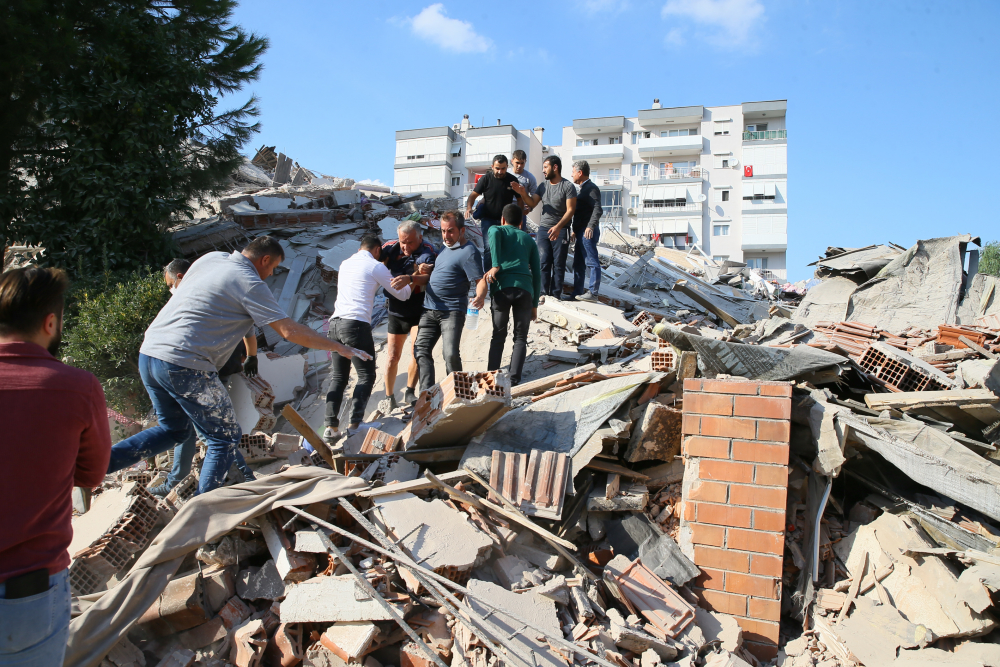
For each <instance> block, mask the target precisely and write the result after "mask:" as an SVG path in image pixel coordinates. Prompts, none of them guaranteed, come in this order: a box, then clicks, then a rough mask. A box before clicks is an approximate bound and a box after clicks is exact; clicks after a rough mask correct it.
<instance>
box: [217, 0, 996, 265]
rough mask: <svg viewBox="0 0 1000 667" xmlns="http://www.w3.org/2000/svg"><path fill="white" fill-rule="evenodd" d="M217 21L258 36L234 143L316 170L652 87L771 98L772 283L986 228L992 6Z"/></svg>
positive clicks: (630, 5)
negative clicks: (433, 131)
mask: <svg viewBox="0 0 1000 667" xmlns="http://www.w3.org/2000/svg"><path fill="white" fill-rule="evenodd" d="M235 19H236V21H237V22H238V23H240V24H241V25H243V26H244V27H246V28H247V29H250V30H253V31H255V32H258V33H261V34H264V35H267V37H268V38H269V39H270V40H271V47H270V49H269V51H268V52H267V53H266V54H265V56H264V71H263V74H262V75H261V77H260V79H259V80H258V81H257V82H255V83H254V84H253V85H252V86H250V87H248V91H249V90H252V92H254V93H256V94H257V95H258V96H259V97H260V106H261V109H262V115H261V118H260V120H261V124H262V131H261V133H260V134H259V135H258V136H257V137H256V138H255V139H254V140H253V141H254V145H253V148H256V147H257V146H259V145H261V144H264V143H266V144H267V145H275V144H276V145H277V146H278V149H279V150H281V151H284V152H285V153H287V154H288V155H289V156H291V157H293V158H294V159H295V160H297V161H298V162H299V163H300V164H302V165H304V166H306V167H308V168H310V169H314V170H318V171H321V172H323V173H326V174H330V175H335V176H344V177H349V178H354V179H356V180H361V179H380V180H381V181H383V182H385V183H386V184H390V185H391V183H392V163H393V153H394V147H395V144H394V132H395V130H397V129H408V128H415V127H430V126H439V125H446V124H447V125H450V124H452V123H457V122H459V120H460V119H461V118H462V114H465V113H467V114H469V117H470V119H472V121H473V123H474V124H476V125H478V124H479V123H480V121H481V120H482V119H484V118H485V120H486V123H487V124H492V123H495V122H496V119H497V118H500V119H502V120H503V122H504V123H512V124H513V125H515V126H517V127H519V128H527V127H535V126H542V127H544V128H545V130H546V131H545V138H546V143H549V144H555V143H559V142H560V140H561V128H562V126H563V125H568V124H570V123H571V122H572V120H573V119H574V118H587V117H593V116H607V115H625V116H630V115H635V113H636V110H638V109H640V108H643V109H645V108H649V106H650V103H651V101H652V99H653V98H654V97H658V98H660V100H661V102H662V103H663V105H664V106H685V105H696V104H702V105H705V106H715V105H722V104H738V103H740V102H747V101H754V100H770V99H782V98H784V99H787V100H788V116H787V122H788V128H789V130H788V134H789V137H788V139H789V141H788V163H789V179H788V180H789V183H788V185H789V200H790V201H789V216H788V236H789V238H788V243H789V247H788V267H789V278H790V279H792V280H800V279H803V278H808V277H810V275H811V272H812V269H811V268H810V267H807V266H806V265H807V264H808V263H809V262H811V261H813V260H815V259H816V257H817V256H818V255H820V254H821V253H822V252H823V251H824V250H825V248H826V247H827V246H828V245H838V246H852V247H856V246H863V245H868V244H871V243H879V242H886V241H892V242H895V243H899V244H901V245H904V246H909V245H911V244H912V243H913V242H914V241H915V240H917V239H918V238H931V237H934V236H947V235H951V234H955V233H961V232H971V233H973V234H979V235H982V236H983V240H984V242H985V241H986V240H991V239H997V238H1000V221H998V220H997V216H996V212H995V211H996V209H995V208H992V207H991V206H990V205H989V204H988V203H987V202H989V201H991V200H993V198H994V196H995V193H996V192H997V186H996V184H995V181H996V178H995V177H994V176H993V175H991V171H992V170H995V169H998V168H1000V167H998V166H997V165H998V164H1000V129H998V119H997V111H998V107H1000V104H998V102H1000V85H998V84H1000V74H998V66H1000V39H998V38H997V33H998V30H1000V3H998V2H972V1H969V2H967V1H965V0H961V1H958V2H893V1H885V0H881V1H879V2H814V1H806V2H789V1H779V0H658V1H650V2H646V1H643V0H625V1H621V0H582V1H577V2H562V1H557V0H542V1H536V2H517V1H509V2H502V3H497V2H489V3H482V2H477V3H458V2H454V1H450V0H449V1H445V2H442V3H432V2H429V1H427V0H425V1H424V2H416V3H406V2H381V1H378V0H372V1H369V2H365V3H355V2H350V3H345V2H320V1H308V2H307V1H302V2H296V1H294V0H292V1H290V2H282V3H277V2H274V1H273V0H268V1H264V0H244V1H243V2H242V3H241V5H240V7H239V9H238V10H237V12H236V16H235ZM251 152H252V151H251ZM991 183H993V185H991ZM991 193H992V196H991ZM977 195H978V196H977ZM976 201H980V202H981V203H980V204H979V205H977V204H975V202H976Z"/></svg>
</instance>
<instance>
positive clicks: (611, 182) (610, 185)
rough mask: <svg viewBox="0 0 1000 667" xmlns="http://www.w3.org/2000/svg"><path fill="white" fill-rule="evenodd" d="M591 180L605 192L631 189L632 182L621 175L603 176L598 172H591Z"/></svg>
mask: <svg viewBox="0 0 1000 667" xmlns="http://www.w3.org/2000/svg"><path fill="white" fill-rule="evenodd" d="M590 180H592V181H593V182H594V184H595V185H596V186H597V187H599V188H601V189H604V190H621V189H622V188H623V187H624V188H631V187H632V181H630V180H629V179H628V178H623V177H622V175H621V174H601V173H598V172H596V171H592V172H590Z"/></svg>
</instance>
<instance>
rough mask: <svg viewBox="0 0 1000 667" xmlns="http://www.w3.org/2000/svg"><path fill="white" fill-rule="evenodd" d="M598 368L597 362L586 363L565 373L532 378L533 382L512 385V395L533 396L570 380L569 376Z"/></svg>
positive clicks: (515, 396) (516, 396)
mask: <svg viewBox="0 0 1000 667" xmlns="http://www.w3.org/2000/svg"><path fill="white" fill-rule="evenodd" d="M596 370H597V364H584V365H583V366H579V367H577V368H574V369H572V370H569V371H567V372H565V373H554V374H552V375H549V376H548V377H543V378H539V379H537V380H532V381H531V382H525V383H523V384H519V385H517V386H516V387H511V390H510V397H511V398H521V397H522V396H531V395H533V394H537V393H538V392H543V391H547V390H549V389H552V387H554V386H556V384H558V383H559V382H561V381H563V380H568V379H569V378H571V377H574V376H576V375H580V374H581V373H587V372H591V371H596Z"/></svg>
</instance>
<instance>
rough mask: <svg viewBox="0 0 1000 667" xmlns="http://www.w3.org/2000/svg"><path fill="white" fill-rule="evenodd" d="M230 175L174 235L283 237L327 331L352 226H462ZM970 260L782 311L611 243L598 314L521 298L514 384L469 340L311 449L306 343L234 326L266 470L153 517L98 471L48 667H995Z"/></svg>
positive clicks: (310, 310) (313, 318) (999, 554)
mask: <svg viewBox="0 0 1000 667" xmlns="http://www.w3.org/2000/svg"><path fill="white" fill-rule="evenodd" d="M265 148H266V147H265ZM234 182H235V183H237V186H234V187H235V188H237V189H239V190H240V192H239V193H238V194H237V193H236V192H235V190H234V192H233V193H232V196H228V195H227V197H225V198H223V199H220V200H219V202H218V204H219V210H218V211H216V213H215V217H214V219H213V222H211V223H206V222H201V223H198V224H196V225H193V226H191V227H188V228H187V229H185V230H179V231H178V232H177V234H178V235H183V234H185V233H187V234H188V236H187V237H185V238H187V240H188V243H189V244H190V245H188V248H189V249H194V248H197V249H196V250H191V252H192V253H193V254H199V253H201V252H204V251H206V250H207V249H211V248H210V247H208V245H205V244H207V243H209V242H208V241H204V239H207V238H208V237H207V236H200V237H197V238H199V239H202V241H198V242H197V243H196V242H195V241H194V238H195V237H193V236H192V235H191V233H190V230H192V229H195V228H197V227H200V226H202V225H206V224H211V225H216V227H215V229H216V230H219V229H222V228H223V227H220V226H225V227H224V228H225V229H231V230H235V231H234V235H233V236H231V237H227V239H226V240H225V241H219V242H218V243H219V245H215V246H212V247H218V248H224V247H229V246H227V245H226V244H237V245H238V238H244V237H245V236H251V235H256V234H260V233H264V232H267V233H270V234H274V235H277V236H279V238H281V239H282V245H283V246H284V247H285V249H286V253H287V255H286V260H285V262H284V264H283V267H285V269H286V270H284V271H282V272H280V273H279V274H278V275H276V276H275V277H273V278H272V279H270V280H269V284H270V285H271V287H272V289H273V290H274V292H275V293H276V294H277V295H278V299H279V303H281V304H282V306H283V307H284V308H285V309H286V312H288V313H289V314H290V315H291V316H292V317H293V318H295V319H296V320H298V321H301V322H304V323H306V324H307V325H309V326H311V327H313V328H314V329H315V330H317V331H321V332H322V331H324V330H325V327H326V326H327V325H326V322H327V318H328V317H329V316H330V314H331V311H332V304H333V301H334V299H335V297H336V282H337V281H336V278H337V270H338V269H339V262H340V261H342V260H343V259H346V258H347V257H349V256H350V255H351V254H352V253H353V252H355V251H356V249H357V238H358V236H359V235H360V233H361V232H362V231H368V230H373V231H377V232H379V233H380V234H382V236H383V238H385V239H392V238H394V237H395V225H396V224H398V221H399V220H400V219H403V218H410V219H413V220H416V221H418V222H419V223H420V224H421V225H422V226H423V227H424V228H425V229H426V237H427V238H428V240H430V241H431V242H432V243H437V237H436V236H435V227H436V226H435V222H436V220H437V215H438V213H439V212H440V211H441V210H444V208H445V207H447V208H454V207H455V203H454V202H426V201H423V200H419V199H417V198H415V197H401V196H398V195H393V194H391V193H389V192H384V193H378V192H375V191H372V190H365V189H364V187H361V188H359V187H358V185H357V184H355V183H351V182H348V181H347V180H341V179H332V178H330V177H325V176H317V175H315V174H313V173H312V172H309V171H308V170H304V169H303V168H301V167H299V166H297V165H296V164H295V163H294V162H292V161H291V160H289V159H288V158H287V157H286V156H284V155H281V154H276V153H274V151H273V149H266V150H265V149H262V150H261V152H259V153H258V155H257V157H256V158H255V159H254V161H253V163H252V164H249V165H246V168H245V169H241V170H240V173H239V175H238V176H237V177H236V178H235V179H234ZM276 202H277V203H276ZM310 216H312V217H310ZM470 229H472V226H471V225H470ZM236 232H238V234H239V235H242V236H239V237H237V235H236ZM214 233H217V234H222V233H221V232H218V231H216V232H214ZM222 236H224V234H223V235H222ZM222 236H218V237H214V238H222ZM471 237H472V240H473V242H476V243H479V244H480V245H481V239H480V238H478V237H476V236H475V234H472V235H471ZM215 242H216V241H212V242H211V243H215ZM977 242H978V240H977V239H974V238H972V237H970V236H968V235H964V236H957V237H951V238H947V239H932V240H929V241H920V242H918V243H917V244H915V245H914V246H913V247H912V248H909V249H906V248H901V247H899V246H895V245H892V244H887V245H881V246H872V247H869V248H862V249H844V248H830V249H829V250H828V251H827V254H826V256H825V257H824V258H822V259H821V260H819V262H817V272H816V278H817V282H816V284H815V285H814V286H812V287H811V288H810V289H809V290H808V291H805V293H804V294H803V293H802V292H803V291H804V290H803V289H802V288H801V287H796V286H791V285H788V284H785V285H779V284H778V283H777V282H776V281H771V280H768V279H766V278H765V277H763V276H762V275H761V273H760V272H759V271H757V270H755V269H748V268H747V267H745V266H740V265H738V264H736V263H732V262H727V263H724V264H722V265H720V264H718V263H716V262H713V261H712V260H711V259H708V258H700V257H696V256H694V255H692V254H687V255H683V256H679V255H680V254H679V253H677V255H678V256H672V255H669V254H663V253H662V252H659V251H658V250H653V249H650V248H644V247H641V246H637V245H636V244H635V243H634V242H632V241H630V240H629V239H625V238H624V237H622V239H615V238H612V239H611V240H610V241H609V242H608V245H607V246H606V247H602V248H601V249H600V252H601V257H602V262H603V263H605V264H606V268H605V271H606V279H605V282H604V283H602V290H601V300H600V302H599V303H591V302H577V301H560V300H556V299H552V298H548V297H547V298H545V299H543V301H542V302H541V303H540V304H539V308H538V321H536V322H534V323H532V328H531V334H530V343H529V360H528V363H527V364H526V366H525V373H524V381H523V382H521V383H520V384H518V385H516V386H512V385H511V383H510V380H509V378H508V376H507V375H506V373H505V372H504V371H503V370H495V369H489V370H487V369H485V362H484V361H483V359H484V355H482V354H481V350H479V348H476V347H475V346H476V345H477V344H478V343H477V342H476V339H478V338H483V339H488V334H487V333H486V332H482V331H479V332H475V331H468V332H466V333H465V337H464V339H463V343H462V345H463V347H462V350H463V357H464V358H465V359H466V360H467V361H466V364H465V368H466V370H465V371H464V372H455V373H452V374H448V375H447V376H445V377H444V379H443V380H442V381H441V382H440V383H438V384H436V385H434V386H433V387H421V389H422V391H421V393H420V396H419V399H418V400H417V402H416V403H415V404H413V405H412V406H405V407H402V408H393V407H391V406H390V405H389V402H388V401H382V402H380V403H379V405H378V407H377V408H375V409H373V410H372V411H371V412H370V414H369V415H368V416H367V419H366V421H365V426H364V427H363V429H362V430H361V431H360V432H358V433H356V434H354V435H351V436H350V437H347V438H345V440H343V441H342V443H341V445H342V449H337V450H330V449H329V448H328V447H327V446H326V445H325V444H324V443H323V441H322V440H321V439H320V438H319V437H318V436H317V434H316V431H315V426H316V423H317V418H318V416H319V414H320V413H321V407H322V404H323V401H322V396H323V394H324V387H325V383H326V379H325V377H324V371H325V370H326V368H327V366H328V365H329V359H328V357H327V355H326V353H325V352H324V353H316V352H311V351H306V350H302V349H301V348H298V347H297V346H294V345H292V344H290V343H286V342H283V341H280V342H279V341H278V340H273V341H272V340H270V339H269V338H266V336H268V335H269V334H268V332H259V333H260V334H261V345H262V346H263V347H264V348H265V349H268V350H269V353H268V355H267V361H266V363H265V362H264V361H263V355H262V363H261V366H260V377H259V379H258V380H257V381H251V380H248V379H246V378H244V377H242V376H237V377H235V378H234V379H233V381H232V386H231V387H230V390H231V392H232V395H233V398H234V403H235V404H236V408H237V413H238V415H239V416H240V423H241V426H242V427H243V429H244V433H245V434H246V435H244V439H243V442H241V445H240V447H241V450H242V451H243V453H244V457H245V458H246V460H247V461H248V462H249V463H250V464H251V466H252V467H253V468H254V469H255V474H256V475H257V477H258V479H257V480H256V481H250V482H244V481H243V480H242V476H241V475H240V473H239V472H238V470H236V469H235V468H234V470H233V471H231V473H230V480H229V481H230V483H231V484H232V485H231V486H227V487H226V488H224V489H220V490H218V491H216V492H212V493H209V494H205V495H204V496H195V495H193V494H194V489H195V488H196V484H195V483H194V482H195V481H196V479H197V475H198V467H199V462H200V461H199V460H197V459H196V462H195V467H194V469H193V470H192V474H191V476H190V477H189V478H188V480H186V483H185V484H182V485H181V486H180V487H178V488H177V489H175V490H174V492H171V494H170V495H169V496H168V497H167V498H166V500H159V499H157V498H155V497H153V496H151V495H150V494H148V492H146V491H145V488H146V487H147V486H149V485H152V484H156V483H158V480H160V479H162V475H163V472H162V470H156V469H155V466H153V465H152V464H146V463H143V464H139V466H137V467H136V468H134V469H132V470H128V471H123V472H122V473H120V474H119V475H118V476H117V477H116V478H115V479H109V480H108V481H107V482H106V484H105V486H104V487H103V488H102V489H100V490H98V491H99V493H98V494H97V495H95V496H94V498H93V499H92V501H91V502H90V505H89V511H86V512H85V513H82V514H80V515H79V516H77V517H76V518H75V520H74V521H75V529H76V532H77V537H76V538H75V539H74V545H73V547H72V550H71V555H72V556H73V558H74V561H73V565H72V566H71V573H77V574H75V575H74V576H72V577H71V583H72V586H73V592H74V596H75V612H74V613H75V615H76V618H74V620H73V622H72V625H71V639H70V649H69V651H68V653H67V664H70V665H76V664H79V665H97V664H100V665H102V667H112V666H113V667H126V666H132V665H146V664H150V665H158V666H163V667H166V666H168V665H169V666H171V667H174V666H181V667H188V666H190V665H206V666H221V665H227V664H230V665H238V666H239V667H250V666H256V665H281V666H283V667H292V666H293V665H299V664H302V665H313V666H319V665H322V666H329V665H335V666H341V665H343V664H359V665H364V666H365V667H380V666H383V665H385V666H388V665H392V666H394V667H426V666H429V665H431V664H434V665H438V666H439V667H458V666H459V665H472V666H474V667H491V666H492V665H498V664H506V665H517V666H518V667H536V666H539V665H549V666H551V667H560V666H563V667H564V666H566V665H573V664H582V665H601V666H602V667H657V665H664V666H666V665H683V666H684V667H695V666H698V667H700V666H703V665H709V666H717V667H721V666H722V665H728V666H730V667H738V666H740V665H753V666H757V665H768V664H772V665H780V666H783V667H790V666H794V667H807V666H812V665H822V666H823V667H837V666H841V665H843V666H847V665H868V666H873V665H879V666H881V665H911V666H912V665H923V664H944V665H1000V642H998V640H1000V630H998V629H997V602H998V601H1000V546H998V545H1000V467H998V465H1000V454H998V444H1000V407H998V406H1000V368H998V366H997V363H998V362H997V354H998V351H1000V340H998V336H1000V300H998V298H997V296H996V282H997V279H996V278H993V277H990V276H984V275H980V274H978V273H977V272H976V262H975V250H974V249H971V247H970V246H969V244H970V243H972V244H975V243H977ZM198 243H201V245H198ZM209 245H210V244H209ZM568 284H569V283H568V282H567V286H568ZM380 336H381V338H380ZM376 340H377V341H380V340H381V341H384V326H383V327H382V333H381V334H380V333H379V329H376ZM265 341H266V343H267V345H264V342H265ZM477 354H478V355H479V356H476V355H477ZM384 357H385V349H384V347H383V348H382V349H380V354H379V368H380V369H381V368H383V362H384ZM379 382H381V376H380V379H379ZM379 386H381V385H379ZM376 400H377V396H376ZM170 463H171V462H170V460H169V457H165V459H164V460H163V461H160V462H159V467H160V468H161V469H165V468H169V465H170ZM79 509H81V510H83V509H87V507H80V508H79ZM98 629H99V630H98Z"/></svg>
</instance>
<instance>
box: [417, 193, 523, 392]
mask: <svg viewBox="0 0 1000 667" xmlns="http://www.w3.org/2000/svg"><path fill="white" fill-rule="evenodd" d="M515 182H516V181H515ZM441 239H442V240H443V241H444V250H442V251H441V252H440V253H439V254H438V256H437V261H436V262H435V263H434V271H433V272H432V273H431V278H430V280H429V281H428V282H427V293H426V294H425V295H424V314H423V315H421V316H420V326H419V328H418V329H417V331H418V333H417V341H416V343H414V345H413V347H414V348H415V351H416V354H417V367H418V368H419V369H420V391H421V392H424V391H427V390H428V389H430V388H431V387H432V386H433V385H434V356H433V354H434V346H435V345H437V342H438V339H439V338H442V337H443V338H444V366H445V370H446V372H448V373H451V372H453V371H460V370H462V355H461V352H460V351H459V344H460V343H461V342H462V330H463V329H464V328H465V313H466V309H467V308H469V307H470V306H471V307H473V308H477V309H478V308H482V307H483V304H484V303H485V302H486V288H487V284H486V279H485V278H484V277H483V273H484V271H483V259H482V256H481V255H480V253H479V250H478V249H477V248H476V246H474V245H472V244H471V243H468V242H467V241H466V240H465V220H463V219H462V214H461V213H459V212H458V211H445V212H444V213H442V214H441ZM473 282H475V283H476V297H475V299H473V301H472V302H471V303H470V302H469V286H470V285H471V284H472V283H473Z"/></svg>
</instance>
